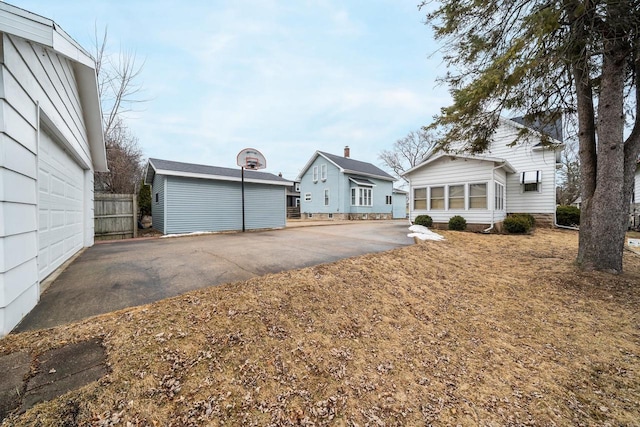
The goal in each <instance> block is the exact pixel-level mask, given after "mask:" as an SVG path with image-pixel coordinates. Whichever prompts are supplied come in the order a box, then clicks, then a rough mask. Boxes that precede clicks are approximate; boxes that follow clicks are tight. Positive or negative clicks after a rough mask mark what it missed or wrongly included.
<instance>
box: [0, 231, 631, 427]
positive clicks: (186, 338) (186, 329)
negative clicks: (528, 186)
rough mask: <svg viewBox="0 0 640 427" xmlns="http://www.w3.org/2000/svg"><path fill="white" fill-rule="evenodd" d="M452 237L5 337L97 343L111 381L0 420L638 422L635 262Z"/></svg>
mask: <svg viewBox="0 0 640 427" xmlns="http://www.w3.org/2000/svg"><path fill="white" fill-rule="evenodd" d="M442 234H443V235H444V237H445V238H446V240H445V241H441V242H431V241H429V242H424V243H419V244H416V245H413V246H410V247H405V248H402V249H397V250H393V251H389V252H385V253H380V254H372V255H366V256H360V257H356V258H350V259H345V260H341V261H338V262H335V263H331V264H324V265H319V266H316V267H311V268H305V269H301V270H294V271H289V272H284V273H280V274H274V275H268V276H263V277H259V278H255V279H252V280H249V281H246V282H240V283H233V284H228V285H223V286H217V287H212V288H209V289H206V290H200V291H195V292H190V293H188V294H185V295H182V296H179V297H175V298H171V299H167V300H163V301H160V302H157V303H154V304H150V305H146V306H141V307H135V308H131V309H127V310H122V311H119V312H115V313H111V314H107V315H103V316H97V317H94V318H91V319H88V320H85V321H83V322H79V323H76V324H72V325H67V326H61V327H57V328H54V329H50V330H43V331H35V332H28V333H23V334H17V335H9V336H7V337H5V338H3V339H2V340H0V353H2V354H4V353H9V352H12V351H17V350H23V351H28V352H31V353H32V354H34V355H37V354H40V353H42V352H44V351H46V350H48V349H50V348H55V347H59V346H61V345H63V343H68V342H76V341H80V340H84V339H87V338H93V337H98V338H101V339H102V340H103V342H104V345H105V346H106V348H107V350H108V363H109V365H110V374H109V375H107V376H106V377H104V378H103V379H102V380H100V381H99V382H97V383H95V384H92V385H88V386H85V387H83V388H82V389H80V390H77V391H74V392H70V393H67V394H66V395H64V396H61V397H60V398H57V399H55V400H52V401H50V402H46V403H43V404H39V405H37V406H35V407H34V408H32V409H31V410H29V411H27V412H26V413H24V414H17V415H13V416H11V417H10V418H8V419H6V420H5V424H6V425H17V426H21V425H25V426H26V425H57V424H58V423H59V422H60V420H61V419H69V413H72V414H73V420H72V421H73V422H75V423H77V424H80V425H83V424H86V425H100V426H110V425H124V426H129V425H175V426H196V425H214V426H215V425H248V426H251V425H254V426H267V425H274V426H283V425H284V426H286V425H291V426H322V425H341V426H394V425H430V424H434V425H462V426H466V425H470V426H471V425H473V426H475V425H577V426H579V425H584V426H590V425H634V424H635V425H637V423H638V420H639V419H640V315H639V310H638V307H640V286H639V285H640V257H638V256H637V255H635V254H631V253H627V254H625V271H626V272H625V274H623V275H618V276H614V275H609V274H603V273H583V272H580V271H578V270H577V269H576V268H575V266H574V264H573V261H574V258H575V253H576V250H577V235H576V234H575V233H573V232H569V231H551V230H537V231H536V232H535V233H534V234H533V235H527V236H506V235H480V234H473V233H459V232H442ZM70 407H71V408H73V411H71V412H70V410H69V408H70Z"/></svg>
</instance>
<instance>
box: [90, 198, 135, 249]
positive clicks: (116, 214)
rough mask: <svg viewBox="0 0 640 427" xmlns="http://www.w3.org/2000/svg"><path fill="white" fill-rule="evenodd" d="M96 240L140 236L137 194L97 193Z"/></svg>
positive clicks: (95, 210) (95, 209)
mask: <svg viewBox="0 0 640 427" xmlns="http://www.w3.org/2000/svg"><path fill="white" fill-rule="evenodd" d="M93 200H94V201H93V204H94V218H95V222H94V225H95V231H94V235H95V240H116V239H131V238H133V237H136V236H137V235H138V206H137V200H136V195H135V194H108V193H95V194H94V198H93Z"/></svg>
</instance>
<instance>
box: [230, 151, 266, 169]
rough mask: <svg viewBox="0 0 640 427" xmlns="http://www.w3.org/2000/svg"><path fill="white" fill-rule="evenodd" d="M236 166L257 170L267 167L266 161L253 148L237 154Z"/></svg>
mask: <svg viewBox="0 0 640 427" xmlns="http://www.w3.org/2000/svg"><path fill="white" fill-rule="evenodd" d="M236 160H237V164H238V166H240V167H241V168H244V169H250V170H258V169H264V168H266V167H267V160H266V159H265V158H264V156H263V155H262V153H261V152H259V151H258V150H256V149H255V148H245V149H244V150H242V151H240V152H239V153H238V157H237V159H236Z"/></svg>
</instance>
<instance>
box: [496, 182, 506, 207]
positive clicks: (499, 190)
mask: <svg viewBox="0 0 640 427" xmlns="http://www.w3.org/2000/svg"><path fill="white" fill-rule="evenodd" d="M494 190H495V202H494V206H493V209H495V210H497V211H501V210H504V185H502V184H500V183H499V182H496V183H495V187H494Z"/></svg>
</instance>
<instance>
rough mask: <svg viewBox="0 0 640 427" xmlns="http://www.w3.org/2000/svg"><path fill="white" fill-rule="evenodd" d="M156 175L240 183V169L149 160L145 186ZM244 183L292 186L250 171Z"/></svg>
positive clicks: (262, 173) (282, 180)
mask: <svg viewBox="0 0 640 427" xmlns="http://www.w3.org/2000/svg"><path fill="white" fill-rule="evenodd" d="M156 174H158V175H166V176H181V177H186V178H201V179H212V180H218V181H235V182H240V181H242V172H241V170H240V168H237V169H234V168H223V167H220V166H208V165H199V164H194V163H182V162H174V161H172V160H162V159H149V162H148V163H147V169H146V171H145V178H144V182H145V184H151V183H152V182H153V177H154V176H155V175H156ZM244 181H245V182H252V183H256V184H269V185H282V186H290V185H293V182H292V181H287V180H286V179H284V178H282V177H279V176H277V175H274V174H271V173H268V172H258V171H252V170H245V171H244Z"/></svg>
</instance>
